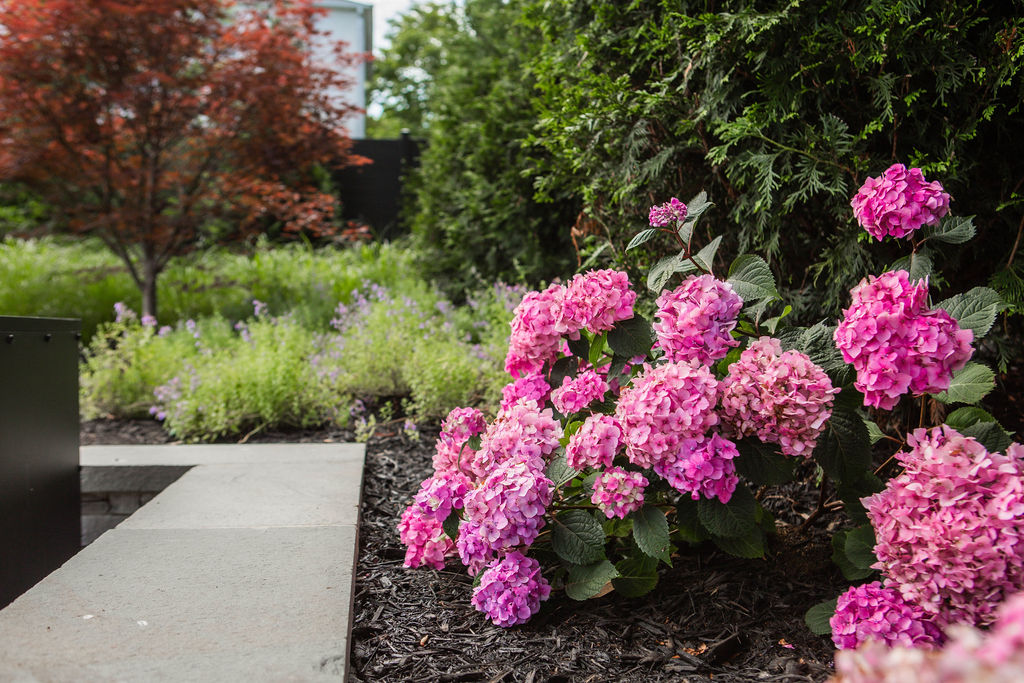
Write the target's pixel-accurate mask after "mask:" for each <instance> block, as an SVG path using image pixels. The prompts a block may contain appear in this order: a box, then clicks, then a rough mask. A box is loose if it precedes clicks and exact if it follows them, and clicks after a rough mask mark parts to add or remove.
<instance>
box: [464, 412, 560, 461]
mask: <svg viewBox="0 0 1024 683" xmlns="http://www.w3.org/2000/svg"><path fill="white" fill-rule="evenodd" d="M561 438H562V425H561V424H560V423H559V422H558V420H556V419H555V418H554V414H553V413H552V412H551V409H550V408H545V409H544V410H538V409H537V407H536V406H535V405H533V404H532V403H516V404H514V405H513V406H512V407H511V408H509V409H508V410H506V411H505V412H502V413H500V414H499V415H498V417H497V418H495V420H494V422H492V423H491V424H490V425H488V427H487V429H486V430H485V431H484V433H483V436H481V438H480V450H478V451H476V452H475V453H473V455H472V457H471V458H468V459H466V460H464V461H463V462H464V463H465V465H464V466H465V467H466V468H467V469H468V470H469V471H470V472H472V473H473V474H474V475H475V476H476V477H477V478H479V479H483V478H484V477H488V476H490V475H491V474H492V473H493V472H494V469H495V468H496V467H498V466H499V465H502V464H504V463H507V462H522V463H527V464H529V465H530V466H531V467H533V468H534V469H540V470H543V469H544V467H545V464H546V462H545V461H546V459H547V457H548V456H549V455H551V453H552V452H554V450H555V449H556V448H558V446H559V445H560V444H559V443H558V442H559V439H561Z"/></svg>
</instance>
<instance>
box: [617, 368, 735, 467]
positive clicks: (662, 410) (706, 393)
mask: <svg viewBox="0 0 1024 683" xmlns="http://www.w3.org/2000/svg"><path fill="white" fill-rule="evenodd" d="M717 402H718V381H717V380H716V379H715V377H714V375H712V374H711V371H710V370H708V368H706V367H704V366H703V365H697V364H696V363H665V364H663V365H658V366H654V367H652V366H644V370H643V372H642V373H640V374H639V375H637V377H636V378H635V379H634V380H633V384H631V385H630V386H628V387H626V388H625V389H623V390H622V393H621V394H620V396H619V405H618V406H617V407H616V410H615V418H616V419H617V420H618V423H619V426H620V427H621V428H622V432H623V437H622V440H623V442H624V443H625V444H626V455H627V456H628V457H629V460H630V462H632V463H633V464H635V465H637V466H638V467H642V468H644V469H647V468H650V467H651V466H653V465H655V464H658V463H664V464H669V463H671V462H673V461H674V460H675V458H676V453H677V452H678V451H679V448H680V445H681V444H682V441H683V440H684V439H694V438H697V437H700V436H702V435H703V434H704V433H705V432H707V431H708V429H710V428H711V427H713V426H715V425H716V424H718V415H717V414H716V413H715V404H716V403H717Z"/></svg>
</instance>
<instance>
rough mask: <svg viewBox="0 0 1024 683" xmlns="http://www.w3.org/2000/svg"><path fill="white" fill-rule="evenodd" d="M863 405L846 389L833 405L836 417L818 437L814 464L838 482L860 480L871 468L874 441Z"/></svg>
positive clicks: (855, 394) (851, 389) (850, 388)
mask: <svg viewBox="0 0 1024 683" xmlns="http://www.w3.org/2000/svg"><path fill="white" fill-rule="evenodd" d="M862 403H863V398H862V396H861V394H860V393H859V392H858V391H856V390H855V389H854V388H853V387H846V388H844V389H843V390H842V391H841V392H840V393H839V395H838V396H836V398H835V402H834V403H833V404H832V416H831V417H830V418H829V419H828V422H826V423H825V429H824V431H823V432H822V433H821V435H820V436H819V437H818V445H817V446H815V448H814V453H813V457H814V460H815V461H816V462H817V463H818V464H819V465H821V468H822V469H823V470H825V474H827V475H828V476H830V477H832V478H833V479H835V480H837V481H847V480H853V479H857V478H859V477H860V476H862V475H863V473H864V471H865V470H867V469H869V468H870V467H871V440H870V439H869V437H868V428H867V426H866V425H865V424H864V420H863V418H861V416H860V415H859V414H858V412H857V409H858V408H859V407H860V405H861V404H862Z"/></svg>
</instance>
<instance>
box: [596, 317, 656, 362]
mask: <svg viewBox="0 0 1024 683" xmlns="http://www.w3.org/2000/svg"><path fill="white" fill-rule="evenodd" d="M654 339H655V336H654V328H652V327H651V324H650V323H649V322H647V321H646V320H644V319H643V318H642V317H640V316H638V315H635V316H633V317H632V318H630V319H628V320H620V321H619V322H617V323H615V327H613V328H612V329H611V331H610V332H608V346H609V347H610V348H611V350H612V351H614V352H615V355H617V356H623V357H626V358H633V357H634V356H646V355H647V352H648V351H650V350H651V346H653V345H654Z"/></svg>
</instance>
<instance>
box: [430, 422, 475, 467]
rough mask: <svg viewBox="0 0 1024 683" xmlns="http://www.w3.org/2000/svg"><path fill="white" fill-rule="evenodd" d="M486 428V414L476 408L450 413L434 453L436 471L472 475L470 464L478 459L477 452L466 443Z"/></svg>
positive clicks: (443, 425)
mask: <svg viewBox="0 0 1024 683" xmlns="http://www.w3.org/2000/svg"><path fill="white" fill-rule="evenodd" d="M486 426H487V421H486V420H485V419H484V414H483V413H481V412H480V411H479V410H477V409H476V408H455V409H454V410H452V411H451V412H450V413H448V416H447V417H446V418H445V420H444V422H443V423H442V424H441V434H440V436H439V437H438V439H437V444H436V449H435V451H434V471H435V472H436V473H439V474H440V473H445V472H462V473H470V469H469V467H468V463H470V462H472V461H473V459H474V458H475V457H476V451H474V450H473V449H471V448H469V447H468V446H466V442H467V441H469V439H470V438H471V437H473V436H476V435H477V434H480V433H481V432H482V431H483V430H484V428H485V427H486Z"/></svg>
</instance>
